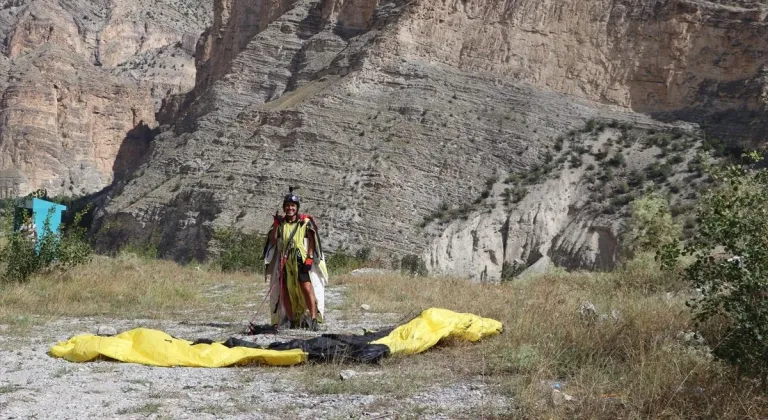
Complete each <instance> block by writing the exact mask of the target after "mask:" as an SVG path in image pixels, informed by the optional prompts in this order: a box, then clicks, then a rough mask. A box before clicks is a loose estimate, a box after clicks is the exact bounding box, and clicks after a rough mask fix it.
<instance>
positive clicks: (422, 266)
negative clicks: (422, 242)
mask: <svg viewBox="0 0 768 420" xmlns="http://www.w3.org/2000/svg"><path fill="white" fill-rule="evenodd" d="M400 271H401V272H403V273H405V274H409V275H412V276H422V277H423V276H426V275H427V264H426V263H425V262H424V260H422V259H421V257H419V256H418V255H413V254H408V255H406V256H404V257H403V258H402V259H401V260H400Z"/></svg>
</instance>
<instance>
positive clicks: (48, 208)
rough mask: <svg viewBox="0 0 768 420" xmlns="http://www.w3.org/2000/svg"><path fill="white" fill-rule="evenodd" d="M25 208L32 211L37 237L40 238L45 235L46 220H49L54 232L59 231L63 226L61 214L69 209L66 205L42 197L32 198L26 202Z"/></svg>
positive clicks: (49, 225) (51, 229)
mask: <svg viewBox="0 0 768 420" xmlns="http://www.w3.org/2000/svg"><path fill="white" fill-rule="evenodd" d="M24 208H26V209H29V210H31V211H32V221H33V222H34V223H35V227H36V238H37V240H40V239H41V238H42V237H43V235H45V231H44V229H45V221H46V219H48V218H49V217H50V219H49V220H48V227H49V228H50V231H51V232H52V233H56V234H58V233H59V227H60V226H61V215H62V213H64V211H66V210H67V207H66V206H62V205H61V204H56V203H52V202H50V201H46V200H42V199H40V198H30V199H28V200H27V201H25V202H24Z"/></svg>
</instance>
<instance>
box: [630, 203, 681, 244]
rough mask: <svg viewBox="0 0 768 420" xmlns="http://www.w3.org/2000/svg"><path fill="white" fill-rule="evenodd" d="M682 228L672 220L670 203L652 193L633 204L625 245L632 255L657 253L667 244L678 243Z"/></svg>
mask: <svg viewBox="0 0 768 420" xmlns="http://www.w3.org/2000/svg"><path fill="white" fill-rule="evenodd" d="M680 233H681V228H680V226H679V225H678V224H677V223H676V222H675V221H674V220H673V219H672V214H671V213H670V211H669V203H667V200H665V199H664V198H663V197H662V196H661V195H659V194H657V193H651V194H649V195H646V196H644V197H641V198H638V199H636V200H634V201H633V202H632V208H631V211H630V218H629V220H628V221H627V232H626V234H625V239H624V243H625V246H626V250H627V251H628V252H629V253H630V255H634V254H637V253H639V252H646V251H648V252H656V251H658V250H660V249H661V248H662V247H663V246H665V245H666V244H673V243H676V242H677V241H678V240H679V238H680Z"/></svg>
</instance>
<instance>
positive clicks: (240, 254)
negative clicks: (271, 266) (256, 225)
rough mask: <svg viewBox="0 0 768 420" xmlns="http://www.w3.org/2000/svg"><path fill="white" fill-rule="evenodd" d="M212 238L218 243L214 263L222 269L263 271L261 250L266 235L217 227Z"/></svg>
mask: <svg viewBox="0 0 768 420" xmlns="http://www.w3.org/2000/svg"><path fill="white" fill-rule="evenodd" d="M213 239H215V240H216V241H217V242H218V244H219V255H218V257H217V258H216V264H217V265H219V267H221V270H222V271H250V272H253V273H263V272H264V258H263V255H262V253H263V250H264V244H265V243H266V240H267V237H266V236H265V235H260V234H257V233H245V232H243V231H241V230H237V229H234V228H231V227H229V228H224V229H217V230H215V231H214V233H213Z"/></svg>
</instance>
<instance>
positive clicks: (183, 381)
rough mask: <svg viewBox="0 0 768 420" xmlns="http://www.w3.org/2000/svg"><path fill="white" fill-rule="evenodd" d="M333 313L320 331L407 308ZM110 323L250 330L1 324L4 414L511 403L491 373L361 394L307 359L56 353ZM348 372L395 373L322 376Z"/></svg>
mask: <svg viewBox="0 0 768 420" xmlns="http://www.w3.org/2000/svg"><path fill="white" fill-rule="evenodd" d="M328 292H329V294H328V297H327V299H328V303H330V304H329V305H328V307H329V308H333V307H334V306H335V305H333V304H332V303H334V301H336V303H337V304H338V300H339V299H341V294H340V293H339V290H338V289H329V290H328ZM336 306H337V305H336ZM326 318H327V323H326V326H325V327H324V328H325V331H321V332H355V333H360V332H361V331H362V328H366V329H376V328H381V327H384V326H388V325H392V324H395V323H397V322H398V321H400V320H401V318H402V314H375V313H369V312H364V311H360V313H359V314H354V316H353V315H351V314H349V313H343V312H341V311H339V310H329V311H328V313H327V315H326ZM212 321H213V320H212ZM19 323H21V324H23V323H24V320H23V319H20V320H19ZM102 325H108V326H111V327H114V328H115V329H116V330H117V331H118V332H119V331H124V330H128V329H132V328H136V327H139V326H142V327H149V328H156V329H161V330H163V331H166V332H168V333H169V334H171V335H173V336H175V337H180V338H186V339H191V340H194V339H197V338H214V339H221V338H224V337H226V336H229V335H230V334H231V333H232V332H234V331H237V330H239V329H240V328H241V327H240V326H238V325H232V326H231V327H225V328H218V327H212V326H206V325H202V324H196V323H191V322H180V321H178V320H173V321H171V320H148V319H147V320H142V319H112V318H77V319H74V318H57V319H55V320H50V321H47V322H46V321H45V320H32V322H31V323H30V325H28V326H27V327H25V328H23V331H22V332H19V331H20V330H19V328H17V327H15V326H13V325H2V324H0V361H1V362H2V363H0V418H57V419H74V418H78V419H80V418H94V417H108V418H251V419H252V418H370V419H374V418H375V419H389V418H481V417H485V416H487V415H492V414H494V415H498V414H504V413H508V412H509V410H510V407H511V404H512V402H511V401H510V400H509V399H508V398H505V397H502V396H500V395H498V394H496V393H494V392H493V391H492V390H491V389H490V387H489V386H488V385H486V384H485V383H484V381H483V380H482V378H476V379H471V378H470V379H461V380H459V382H452V383H450V384H449V385H439V386H433V387H429V386H427V387H425V388H424V389H421V390H419V391H416V392H414V393H412V394H410V395H408V396H405V397H402V396H391V395H387V394H383V393H376V392H373V393H372V392H363V393H361V394H356V393H355V390H354V389H353V390H352V392H349V390H347V392H341V393H338V394H336V393H328V392H324V393H317V392H311V391H308V389H310V388H308V387H306V386H304V385H303V384H302V383H301V381H300V379H301V378H302V374H303V373H304V372H305V371H306V370H307V367H306V366H295V367H290V368H279V367H268V366H256V365H253V366H245V367H233V368H220V369H204V368H157V367H150V366H142V365H135V364H127V363H119V362H113V361H105V360H100V361H94V362H88V363H70V362H67V361H65V360H62V359H56V358H53V357H50V356H49V355H48V354H47V351H48V349H49V348H50V347H51V345H53V344H55V343H56V342H58V341H62V340H66V339H68V338H70V337H72V336H73V335H76V334H79V333H82V332H92V333H95V332H96V330H97V329H98V327H99V326H102ZM312 334H314V333H311V332H307V331H292V332H290V333H287V332H286V333H284V332H281V333H280V334H278V335H277V336H274V335H272V336H260V337H256V339H258V340H259V341H260V342H261V341H264V342H270V341H283V340H288V339H291V338H297V337H308V336H311V335H312ZM235 335H236V334H235ZM237 336H239V335H237ZM239 337H241V338H244V337H243V336H239ZM251 339H254V337H251ZM344 369H353V370H359V371H361V372H368V373H369V374H367V375H361V376H362V377H361V378H358V379H355V380H358V381H367V380H376V378H377V377H379V378H380V377H382V375H387V374H388V372H384V371H383V369H380V368H379V367H377V366H355V365H344V366H341V365H335V366H332V367H330V368H328V369H325V370H321V372H322V374H323V375H327V377H322V378H319V379H318V380H321V381H324V383H326V384H330V386H335V385H337V384H336V381H338V382H341V381H342V379H340V377H339V373H340V371H341V370H344ZM316 379H317V378H316ZM366 389H368V390H370V389H371V388H370V385H369V386H368V387H366ZM365 394H373V395H365Z"/></svg>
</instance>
